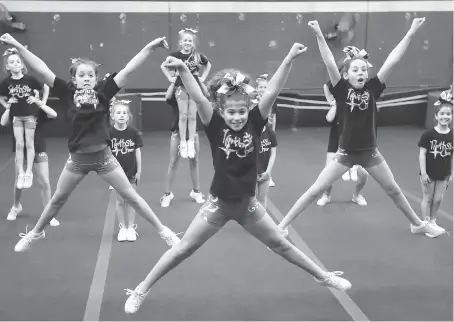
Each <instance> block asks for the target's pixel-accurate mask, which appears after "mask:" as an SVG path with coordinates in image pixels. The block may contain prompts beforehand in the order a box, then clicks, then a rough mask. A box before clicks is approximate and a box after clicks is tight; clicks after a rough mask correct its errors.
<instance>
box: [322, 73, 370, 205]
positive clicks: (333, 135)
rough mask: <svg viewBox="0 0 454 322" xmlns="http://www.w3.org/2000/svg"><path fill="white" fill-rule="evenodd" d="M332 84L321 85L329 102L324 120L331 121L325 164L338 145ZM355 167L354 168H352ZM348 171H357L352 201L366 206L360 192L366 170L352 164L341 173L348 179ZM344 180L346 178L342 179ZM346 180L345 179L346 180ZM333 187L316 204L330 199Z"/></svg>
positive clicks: (328, 161) (329, 160)
mask: <svg viewBox="0 0 454 322" xmlns="http://www.w3.org/2000/svg"><path fill="white" fill-rule="evenodd" d="M342 69H343V66H341V67H340V68H339V72H342ZM332 89H333V86H332V85H331V82H328V83H326V84H324V85H323V92H324V93H325V97H326V100H327V101H328V102H329V104H330V106H331V108H330V109H329V111H328V113H326V121H328V122H329V123H331V129H330V132H329V142H328V151H327V153H326V165H328V164H329V163H331V162H333V158H334V156H335V154H336V152H337V149H338V147H339V118H338V116H337V106H336V100H335V99H334V97H333V94H332V93H331V90H332ZM354 167H356V169H355V170H353V168H354ZM350 171H351V172H352V173H353V171H355V172H356V173H357V183H356V189H355V193H354V194H353V197H352V201H353V202H354V203H356V204H358V205H360V206H367V202H366V199H365V198H364V196H363V195H362V194H361V191H362V190H363V189H364V186H365V185H366V182H367V172H366V170H364V169H363V167H360V166H357V165H355V166H353V167H352V168H350V169H349V170H347V172H345V173H344V174H343V175H342V178H343V179H344V176H346V177H348V180H349V179H350ZM344 180H346V179H344ZM346 181H347V180H346ZM332 189H333V185H331V186H330V187H329V188H328V189H326V190H325V191H324V192H323V194H322V196H321V197H320V199H318V200H317V205H319V206H324V205H326V204H327V203H329V202H330V201H331V190H332Z"/></svg>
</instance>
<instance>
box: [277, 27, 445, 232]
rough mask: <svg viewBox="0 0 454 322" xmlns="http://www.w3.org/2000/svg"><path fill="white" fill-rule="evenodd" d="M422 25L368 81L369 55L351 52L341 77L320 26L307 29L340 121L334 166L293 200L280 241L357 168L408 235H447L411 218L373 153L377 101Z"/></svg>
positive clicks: (410, 211)
mask: <svg viewBox="0 0 454 322" xmlns="http://www.w3.org/2000/svg"><path fill="white" fill-rule="evenodd" d="M424 21H425V18H416V19H414V20H413V23H412V25H411V27H410V30H409V31H408V32H407V34H406V35H405V37H404V38H403V39H402V40H401V42H400V43H399V44H398V45H397V46H396V48H394V49H393V51H392V52H391V53H390V55H389V56H388V58H387V59H386V61H385V63H384V64H383V66H382V68H381V69H380V70H379V71H378V73H377V75H376V76H375V77H372V78H369V66H368V55H367V53H366V52H365V51H364V50H361V51H360V50H358V49H357V48H355V47H350V50H349V56H350V59H349V60H347V61H346V63H345V69H344V72H343V73H342V75H341V74H340V73H339V70H338V68H337V66H336V62H335V60H334V57H333V54H332V53H331V51H330V49H329V47H328V45H327V44H326V41H325V38H324V37H323V33H322V31H321V30H320V26H319V25H318V22H317V21H310V22H309V27H311V28H312V29H313V31H314V33H315V35H316V37H317V42H318V46H319V49H320V53H321V56H322V59H323V62H324V63H325V65H326V68H327V70H328V74H329V78H330V80H331V83H332V84H333V89H332V90H331V92H332V94H333V96H334V99H335V100H336V104H337V113H338V116H339V118H340V121H341V122H340V123H339V124H340V129H339V136H340V139H339V149H338V151H337V152H336V154H335V156H334V158H333V160H334V162H331V163H330V164H328V165H327V166H326V167H325V168H324V169H323V170H322V172H321V174H320V175H319V176H318V178H317V180H316V181H315V183H314V184H313V185H312V186H311V187H310V188H309V190H307V191H306V192H305V193H304V194H303V195H302V196H301V197H300V198H299V199H298V200H297V202H296V203H295V205H294V206H293V207H292V208H291V209H290V211H289V213H288V214H287V215H286V216H285V218H284V219H283V220H282V222H281V223H280V224H279V228H280V229H281V230H282V233H283V234H284V235H286V234H287V233H288V230H287V226H288V225H289V224H290V223H291V222H292V221H293V220H294V219H295V218H296V217H297V216H299V215H300V214H301V213H302V212H303V211H304V210H306V209H307V207H309V205H310V204H311V203H312V202H314V201H315V200H316V199H317V198H318V197H319V196H320V195H321V194H322V193H323V192H324V191H326V189H328V188H329V187H330V186H331V185H333V183H334V182H335V181H336V180H338V179H339V178H340V177H341V176H342V174H343V173H345V172H346V171H347V170H348V169H349V168H351V167H352V166H353V165H355V164H358V165H360V166H362V167H364V168H365V169H366V170H367V172H369V174H370V175H371V176H372V177H373V178H374V179H375V180H376V181H377V182H378V183H379V184H380V185H381V187H382V188H383V190H384V191H385V192H386V193H387V194H388V196H389V197H390V198H391V199H392V200H393V201H394V203H395V205H396V206H397V207H398V208H399V209H400V210H401V211H402V212H403V213H404V215H405V216H406V217H407V218H408V220H409V221H410V222H411V225H410V229H411V232H412V233H420V234H424V233H428V234H430V235H433V236H439V235H441V234H443V233H445V230H444V229H443V228H441V227H438V226H435V225H433V224H432V223H431V222H430V221H428V220H425V221H422V220H421V219H420V218H419V217H418V216H417V215H416V214H415V212H414V211H413V209H412V208H411V206H410V204H409V203H408V201H407V199H406V198H405V196H404V194H403V193H402V191H401V189H400V187H399V185H398V184H397V183H396V181H395V180H394V176H393V174H392V172H391V170H390V169H389V166H388V164H387V163H386V161H385V159H384V158H383V156H382V155H381V154H380V152H379V151H378V149H377V103H376V101H377V99H378V98H379V97H380V95H381V94H382V92H383V90H384V89H385V82H386V80H387V79H388V76H389V74H390V72H391V70H392V69H393V67H394V66H395V65H396V64H397V63H398V62H399V61H400V60H401V58H402V56H403V55H404V53H405V51H406V49H407V47H408V45H409V44H410V41H411V39H412V38H413V36H414V35H415V34H416V32H417V31H418V29H419V28H420V27H421V26H422V25H423V23H424Z"/></svg>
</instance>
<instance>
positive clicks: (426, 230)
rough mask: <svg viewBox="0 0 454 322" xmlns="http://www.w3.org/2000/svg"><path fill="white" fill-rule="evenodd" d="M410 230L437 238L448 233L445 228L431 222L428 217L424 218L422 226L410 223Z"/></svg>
mask: <svg viewBox="0 0 454 322" xmlns="http://www.w3.org/2000/svg"><path fill="white" fill-rule="evenodd" d="M410 231H411V232H412V233H413V234H425V235H426V236H427V237H430V238H435V237H438V236H440V235H443V234H445V233H446V230H445V229H444V228H442V227H440V226H438V225H433V224H431V223H430V220H429V218H428V217H427V218H425V219H424V221H423V222H422V224H421V225H420V226H414V225H413V224H410Z"/></svg>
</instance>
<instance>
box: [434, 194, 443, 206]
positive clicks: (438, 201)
mask: <svg viewBox="0 0 454 322" xmlns="http://www.w3.org/2000/svg"><path fill="white" fill-rule="evenodd" d="M442 201H443V195H440V196H435V197H434V199H433V204H434V205H437V206H440V205H441V203H442Z"/></svg>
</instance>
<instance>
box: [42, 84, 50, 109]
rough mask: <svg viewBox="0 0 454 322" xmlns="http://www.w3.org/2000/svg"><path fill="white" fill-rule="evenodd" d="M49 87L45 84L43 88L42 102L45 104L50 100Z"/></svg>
mask: <svg viewBox="0 0 454 322" xmlns="http://www.w3.org/2000/svg"><path fill="white" fill-rule="evenodd" d="M49 92H50V90H49V86H47V85H46V84H44V86H43V99H42V100H41V101H42V102H43V103H44V104H46V103H47V99H48V98H49Z"/></svg>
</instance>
